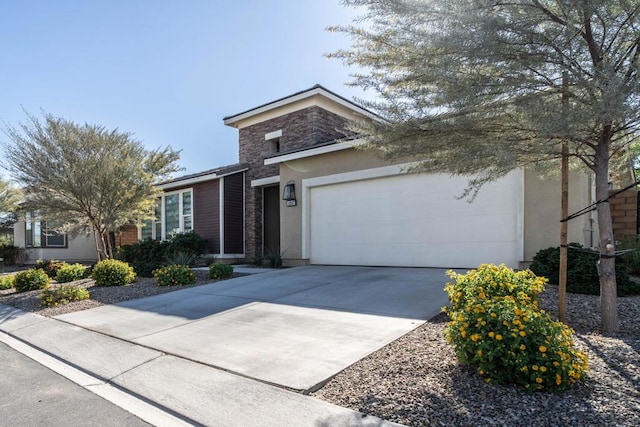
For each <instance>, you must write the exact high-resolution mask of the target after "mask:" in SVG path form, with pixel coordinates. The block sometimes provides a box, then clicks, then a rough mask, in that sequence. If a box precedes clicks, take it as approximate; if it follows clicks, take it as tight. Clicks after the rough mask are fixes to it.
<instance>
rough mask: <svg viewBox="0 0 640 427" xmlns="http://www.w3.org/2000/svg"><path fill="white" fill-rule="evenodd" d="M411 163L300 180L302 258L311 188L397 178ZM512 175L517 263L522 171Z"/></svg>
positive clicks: (306, 253) (306, 254) (307, 243)
mask: <svg viewBox="0 0 640 427" xmlns="http://www.w3.org/2000/svg"><path fill="white" fill-rule="evenodd" d="M412 165H413V164H412V163H406V164H401V165H393V166H385V167H380V168H373V169H365V170H359V171H354V172H346V173H340V174H335V175H327V176H322V177H317V178H308V179H304V180H302V192H301V208H302V209H301V211H302V212H301V213H302V230H301V232H302V233H301V243H302V248H301V249H302V258H303V259H310V258H311V217H310V216H311V206H310V203H311V189H312V188H313V187H319V186H325V185H331V184H340V183H348V182H354V181H360V180H368V179H375V178H383V177H391V176H398V175H402V174H406V173H408V170H409V169H410V167H411V166H412ZM513 173H515V174H517V175H516V176H515V177H514V178H515V179H517V180H518V183H519V191H517V193H516V194H515V195H514V197H516V198H517V199H516V200H514V202H515V210H516V218H515V226H516V230H515V239H516V242H515V246H516V251H517V254H514V255H515V256H517V258H518V260H519V261H522V260H523V259H524V170H522V169H518V170H517V171H514V172H513Z"/></svg>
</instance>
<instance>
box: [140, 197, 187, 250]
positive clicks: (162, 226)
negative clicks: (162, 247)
mask: <svg viewBox="0 0 640 427" xmlns="http://www.w3.org/2000/svg"><path fill="white" fill-rule="evenodd" d="M192 194H193V193H192V190H191V189H188V190H179V191H174V192H171V193H165V194H163V195H162V197H160V198H159V199H158V204H157V205H156V209H155V218H154V219H153V220H149V221H145V223H144V225H143V226H142V229H141V232H140V238H141V239H143V240H144V239H149V238H150V239H155V240H166V239H168V238H170V237H171V236H173V235H174V234H176V233H184V232H187V231H191V230H193V197H192Z"/></svg>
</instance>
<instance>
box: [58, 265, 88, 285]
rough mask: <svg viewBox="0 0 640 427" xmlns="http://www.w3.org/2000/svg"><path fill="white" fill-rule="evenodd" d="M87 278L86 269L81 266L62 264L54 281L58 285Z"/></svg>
mask: <svg viewBox="0 0 640 427" xmlns="http://www.w3.org/2000/svg"><path fill="white" fill-rule="evenodd" d="M85 277H87V267H85V266H84V265H82V264H78V263H76V264H64V265H63V266H62V267H60V268H59V269H58V273H57V274H56V281H57V282H59V283H68V282H73V281H75V280H80V279H84V278H85Z"/></svg>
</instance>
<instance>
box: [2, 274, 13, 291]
mask: <svg viewBox="0 0 640 427" xmlns="http://www.w3.org/2000/svg"><path fill="white" fill-rule="evenodd" d="M15 281H16V278H15V276H14V275H13V274H7V275H5V276H0V290H5V289H11V288H13V286H14V283H15Z"/></svg>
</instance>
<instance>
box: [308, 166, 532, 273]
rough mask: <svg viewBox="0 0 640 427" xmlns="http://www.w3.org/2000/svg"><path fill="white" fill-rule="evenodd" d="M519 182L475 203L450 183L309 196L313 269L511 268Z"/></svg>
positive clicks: (376, 182) (408, 181)
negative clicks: (489, 264) (463, 197)
mask: <svg viewBox="0 0 640 427" xmlns="http://www.w3.org/2000/svg"><path fill="white" fill-rule="evenodd" d="M521 179H522V175H521V174H519V173H517V172H514V173H512V174H510V175H508V176H507V177H505V178H503V179H501V180H499V181H497V182H495V183H491V184H488V185H486V186H485V187H483V188H482V189H481V190H480V193H479V194H478V196H477V198H476V199H475V200H474V201H473V203H469V202H467V201H466V200H459V199H456V196H459V195H460V194H461V193H462V190H463V189H464V188H465V186H466V184H467V180H466V179H464V178H452V177H450V176H448V175H425V174H403V175H394V176H390V177H383V178H374V179H368V180H361V181H350V182H343V183H338V184H331V185H322V186H316V187H311V188H310V189H309V205H308V209H309V217H308V220H309V252H310V261H311V263H312V264H337V265H375V266H415V267H445V268H454V267H456V268H458V267H459V268H468V267H476V266H478V265H479V264H481V263H486V262H493V263H505V264H507V265H509V266H511V267H517V265H518V261H519V260H520V258H521V252H522V249H521V242H520V238H519V236H520V235H521V230H520V229H521V220H520V218H521V210H522V194H521V193H522V183H521V182H522V181H521Z"/></svg>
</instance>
